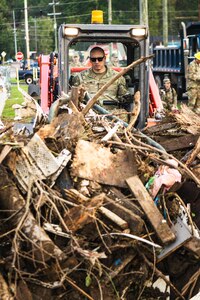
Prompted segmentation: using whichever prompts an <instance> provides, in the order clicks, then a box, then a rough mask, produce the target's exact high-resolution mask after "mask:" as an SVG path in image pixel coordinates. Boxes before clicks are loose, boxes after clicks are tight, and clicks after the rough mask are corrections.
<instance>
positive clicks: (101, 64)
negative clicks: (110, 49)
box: [90, 51, 106, 73]
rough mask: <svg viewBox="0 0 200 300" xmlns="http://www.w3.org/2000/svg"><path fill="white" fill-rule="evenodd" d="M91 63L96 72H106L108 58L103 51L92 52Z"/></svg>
mask: <svg viewBox="0 0 200 300" xmlns="http://www.w3.org/2000/svg"><path fill="white" fill-rule="evenodd" d="M90 61H91V64H92V69H93V71H94V72H97V73H101V72H104V70H105V62H106V57H105V55H104V54H103V53H102V52H101V51H94V52H92V53H91V55H90Z"/></svg>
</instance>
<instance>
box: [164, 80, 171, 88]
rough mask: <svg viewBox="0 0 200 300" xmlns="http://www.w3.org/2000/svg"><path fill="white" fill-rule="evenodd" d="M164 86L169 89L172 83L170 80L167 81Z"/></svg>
mask: <svg viewBox="0 0 200 300" xmlns="http://www.w3.org/2000/svg"><path fill="white" fill-rule="evenodd" d="M164 87H165V89H166V90H169V89H170V87H171V83H170V82H165V83H164Z"/></svg>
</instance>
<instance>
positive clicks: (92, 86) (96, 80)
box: [72, 47, 130, 110]
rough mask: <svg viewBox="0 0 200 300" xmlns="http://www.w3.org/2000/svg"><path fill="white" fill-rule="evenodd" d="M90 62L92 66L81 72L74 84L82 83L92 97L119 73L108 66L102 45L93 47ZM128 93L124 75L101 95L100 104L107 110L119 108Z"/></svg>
mask: <svg viewBox="0 0 200 300" xmlns="http://www.w3.org/2000/svg"><path fill="white" fill-rule="evenodd" d="M90 62H91V64H92V67H91V68H90V69H88V70H85V71H83V72H81V73H79V74H78V75H77V76H76V77H75V78H74V79H73V81H72V85H74V86H79V85H82V86H83V87H84V88H85V89H86V90H87V91H88V92H89V94H90V96H91V97H92V96H94V95H95V94H96V93H97V92H98V91H99V89H100V88H101V87H102V86H103V85H104V84H106V83H107V82H108V81H109V80H110V79H111V78H112V77H114V76H115V75H116V74H117V71H114V70H112V69H110V68H108V67H107V66H106V56H105V52H104V50H103V49H102V48H100V47H94V48H92V50H91V51H90ZM128 95H129V94H128V91H127V88H126V81H125V79H124V77H120V78H118V79H117V80H116V81H115V82H114V83H113V84H112V85H111V86H109V87H108V89H107V90H106V91H105V92H104V94H103V95H101V96H100V97H99V100H98V104H99V105H101V106H103V107H104V108H105V109H106V110H113V109H116V108H119V107H120V103H123V104H124V102H125V101H126V100H125V99H126V96H128ZM124 96H125V97H124ZM127 98H128V97H127ZM129 101H130V98H129Z"/></svg>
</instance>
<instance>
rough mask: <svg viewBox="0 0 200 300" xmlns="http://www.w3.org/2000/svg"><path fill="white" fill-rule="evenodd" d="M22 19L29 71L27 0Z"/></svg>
mask: <svg viewBox="0 0 200 300" xmlns="http://www.w3.org/2000/svg"><path fill="white" fill-rule="evenodd" d="M24 19H25V32H26V56H27V67H28V69H30V48H29V31H28V9H27V0H24Z"/></svg>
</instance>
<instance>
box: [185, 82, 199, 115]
mask: <svg viewBox="0 0 200 300" xmlns="http://www.w3.org/2000/svg"><path fill="white" fill-rule="evenodd" d="M187 94H188V106H189V107H191V108H192V109H197V110H200V87H196V88H190V89H189V90H188V91H187Z"/></svg>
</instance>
